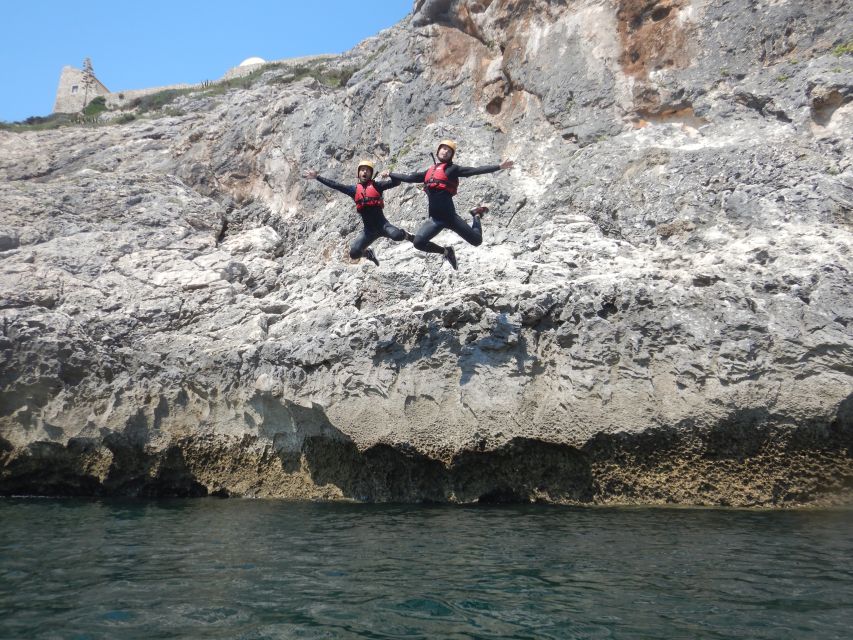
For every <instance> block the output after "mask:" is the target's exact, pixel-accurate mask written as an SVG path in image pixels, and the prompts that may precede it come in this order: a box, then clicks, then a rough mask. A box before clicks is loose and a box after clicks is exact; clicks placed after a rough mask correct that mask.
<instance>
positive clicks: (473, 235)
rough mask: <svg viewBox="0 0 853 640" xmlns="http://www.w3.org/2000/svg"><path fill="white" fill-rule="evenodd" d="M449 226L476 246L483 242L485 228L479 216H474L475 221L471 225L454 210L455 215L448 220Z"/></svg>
mask: <svg viewBox="0 0 853 640" xmlns="http://www.w3.org/2000/svg"><path fill="white" fill-rule="evenodd" d="M447 228H448V229H451V230H453V231H455V232H456V233H457V234H459V235H460V236H461V237H462V239H463V240H465V242H467V243H468V244H473V245H474V246H475V247H479V246H480V245H481V244H483V229H482V227H481V225H480V218H479V217H478V216H474V222H473V223H472V226H470V227H469V226H468V223H467V222H465V221H464V220H463V219H462V218H460V217H459V215H458V214H457V213H456V212H454V213H453V216H452V217H451V218H450V220H448V224H447Z"/></svg>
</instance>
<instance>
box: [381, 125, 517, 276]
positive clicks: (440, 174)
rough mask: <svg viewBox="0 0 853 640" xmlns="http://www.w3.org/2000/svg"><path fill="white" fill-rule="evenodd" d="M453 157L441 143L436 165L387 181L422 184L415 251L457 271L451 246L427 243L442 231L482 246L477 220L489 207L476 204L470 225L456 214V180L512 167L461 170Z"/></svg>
mask: <svg viewBox="0 0 853 640" xmlns="http://www.w3.org/2000/svg"><path fill="white" fill-rule="evenodd" d="M455 154H456V143H455V142H454V141H453V140H442V141H441V142H440V143H439V144H438V152H437V154H436V155H437V156H438V162H436V163H435V164H434V165H433V166H432V167H430V168H429V169H427V170H426V171H423V172H420V173H411V174H405V173H390V174H386V175H388V176H390V178H391V181H392V182H393V181H397V183H399V182H423V183H424V191H426V194H427V201H428V209H429V220H427V221H426V222H425V223H424V224H423V225H422V226H421V228H420V229H418V232H417V233H416V234H415V237H414V239H413V240H412V242H413V244H414V246H415V249H419V250H420V251H426V252H427V253H440V254H442V255H443V256H444V257H445V258H446V259H447V261H448V262H449V263H450V266H451V267H453V268H454V269H456V268H457V264H456V253H455V252H454V251H453V247H450V246H447V247H442V246H440V245H437V244H435V243H434V242H431V240H432V239H433V238H434V237H435V236H437V235H438V234H439V233H441V232H442V231H443V230H444V229H450V230H451V231H455V232H456V233H457V234H458V235H459V236H461V237H462V239H463V240H465V241H466V242H468V243H469V244H472V245H474V246H475V247H478V246H480V245H481V244H482V243H483V230H482V226H481V220H480V219H481V217H482V216H483V214H485V213H486V212H487V211H488V210H489V208H488V207H487V206H485V205H480V206H477V207H474V208H473V209H471V215H472V216H473V217H474V219H473V221H472V223H471V226H468V223H467V222H465V221H464V220H463V219H462V218H461V217H459V215H458V214H457V213H456V207H454V206H453V196H455V195H456V191H457V189H458V188H459V178H467V177H468V176H476V175H480V174H482V173H492V172H494V171H499V170H501V169H509V168H510V167H512V165H513V161H512V160H504V161H503V162H501V163H500V164H490V165H485V166H483V167H462V166H459V165H456V164H453V156H454V155H455Z"/></svg>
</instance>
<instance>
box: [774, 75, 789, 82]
mask: <svg viewBox="0 0 853 640" xmlns="http://www.w3.org/2000/svg"><path fill="white" fill-rule="evenodd" d="M790 79H791V76H789V75H787V74H784V73H780V74H779V75H778V76H776V81H777V82H787V81H788V80H790Z"/></svg>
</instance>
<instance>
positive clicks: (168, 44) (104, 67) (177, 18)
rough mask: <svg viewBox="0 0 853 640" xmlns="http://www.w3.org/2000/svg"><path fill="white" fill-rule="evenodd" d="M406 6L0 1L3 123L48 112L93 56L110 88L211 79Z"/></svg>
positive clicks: (345, 44)
mask: <svg viewBox="0 0 853 640" xmlns="http://www.w3.org/2000/svg"><path fill="white" fill-rule="evenodd" d="M411 8H412V0H382V2H363V1H362V2H354V1H353V0H349V1H345V0H308V1H301V2H297V1H294V0H279V1H278V2H273V1H272V0H238V1H231V2H221V1H220V0H204V1H202V0H170V1H164V0H146V2H128V3H125V2H116V1H115V0H112V1H110V2H106V1H104V0H87V1H86V2H82V3H75V2H64V1H62V0H54V1H51V0H0V10H2V16H3V23H2V26H0V120H4V121H7V122H12V121H18V120H22V119H24V118H26V117H28V116H43V115H48V114H49V113H50V112H51V110H52V109H53V101H54V98H55V96H56V87H57V85H58V84H59V74H60V72H61V71H62V67H64V66H65V65H71V66H74V67H77V68H81V67H82V65H83V59H84V58H86V57H89V58H91V59H92V66H93V68H94V70H95V75H96V76H98V79H99V80H100V81H101V82H103V83H104V84H105V85H106V86H107V88H108V89H110V90H111V91H121V90H124V89H143V88H146V87H157V86H162V85H168V84H176V83H179V82H190V83H193V82H201V81H202V80H216V79H218V78H220V77H221V76H222V74H223V73H225V72H226V71H227V70H228V69H230V68H231V67H234V66H236V65H238V64H239V63H240V62H242V61H243V60H245V59H246V58H248V57H251V56H260V57H261V58H264V59H266V60H277V59H280V58H291V57H296V56H303V55H311V54H316V53H341V52H343V51H346V50H347V49H350V48H352V47H353V46H354V45H356V44H358V43H359V42H360V41H361V40H363V39H364V38H366V37H368V36H372V35H375V34H376V33H377V32H379V31H381V30H382V29H385V28H386V27H390V26H391V25H393V24H395V23H397V22H398V21H400V20H401V19H402V18H403V17H404V16H406V14H408V13H409V11H410V10H411Z"/></svg>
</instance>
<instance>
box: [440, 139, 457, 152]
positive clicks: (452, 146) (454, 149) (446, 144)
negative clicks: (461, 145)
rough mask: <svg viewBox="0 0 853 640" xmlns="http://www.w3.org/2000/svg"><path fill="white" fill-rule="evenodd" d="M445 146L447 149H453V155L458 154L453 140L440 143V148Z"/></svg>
mask: <svg viewBox="0 0 853 640" xmlns="http://www.w3.org/2000/svg"><path fill="white" fill-rule="evenodd" d="M441 145H444V146H445V147H450V148H451V149H453V153H454V154H455V153H456V143H455V142H454V141H453V140H442V141H441V142H439V143H438V146H439V147H440V146H441Z"/></svg>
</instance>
